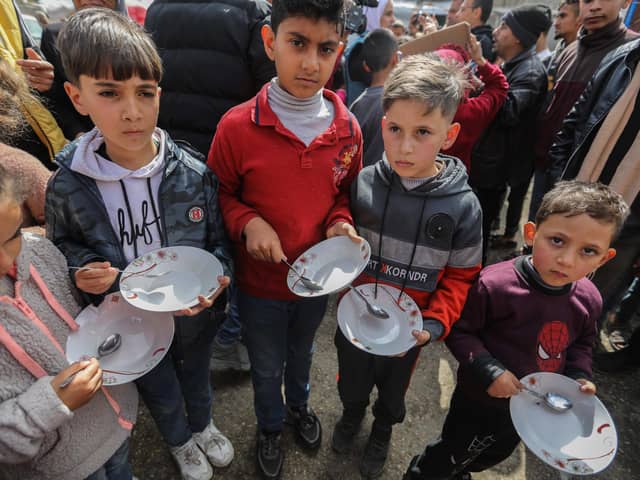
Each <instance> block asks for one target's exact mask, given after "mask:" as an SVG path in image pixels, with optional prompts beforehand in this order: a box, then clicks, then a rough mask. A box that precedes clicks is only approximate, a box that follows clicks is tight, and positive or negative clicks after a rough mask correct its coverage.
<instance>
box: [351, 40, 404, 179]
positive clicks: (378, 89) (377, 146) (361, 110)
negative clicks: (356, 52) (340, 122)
mask: <svg viewBox="0 0 640 480" xmlns="http://www.w3.org/2000/svg"><path fill="white" fill-rule="evenodd" d="M362 56H363V59H364V60H363V62H364V69H365V71H367V72H369V73H371V84H370V85H369V86H368V87H367V88H366V89H365V91H364V92H362V95H360V96H359V97H358V98H357V99H356V100H355V101H354V102H353V104H352V105H351V106H350V107H349V109H350V110H351V112H352V113H353V114H354V115H355V116H356V118H357V119H358V123H359V124H360V128H361V129H362V140H363V141H364V152H363V158H362V166H363V167H366V166H369V165H373V164H374V163H376V162H377V161H378V160H380V159H381V158H382V154H383V153H384V145H383V143H382V117H383V116H384V112H383V111H382V87H383V86H384V82H385V80H386V79H387V78H388V77H389V74H390V73H391V70H393V68H394V67H395V66H396V65H397V64H398V42H397V40H396V37H395V36H394V35H393V33H391V31H389V30H387V29H386V28H378V29H376V30H374V31H372V32H371V33H369V34H368V35H367V37H366V38H365V39H364V44H363V47H362Z"/></svg>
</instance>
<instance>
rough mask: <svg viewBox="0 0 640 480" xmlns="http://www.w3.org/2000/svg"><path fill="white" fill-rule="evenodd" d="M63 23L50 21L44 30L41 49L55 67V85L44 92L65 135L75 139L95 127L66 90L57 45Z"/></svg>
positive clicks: (50, 109) (50, 108)
mask: <svg viewBox="0 0 640 480" xmlns="http://www.w3.org/2000/svg"><path fill="white" fill-rule="evenodd" d="M63 25H64V22H57V23H50V24H48V25H47V26H45V27H44V29H43V30H42V38H41V39H40V49H41V50H42V53H43V54H44V56H45V58H46V59H47V60H48V61H49V62H51V64H52V65H53V68H54V82H53V85H52V86H51V88H50V89H49V91H48V92H45V93H44V97H45V98H46V99H47V106H48V107H49V111H50V112H51V113H52V114H53V116H54V117H56V120H57V121H58V125H60V128H62V131H63V132H64V136H65V137H66V138H68V139H69V140H73V139H74V138H76V136H77V135H78V134H79V133H85V132H88V131H90V130H91V129H93V122H92V121H91V119H90V118H89V116H88V115H87V116H85V115H80V114H79V113H78V111H77V110H76V108H75V107H74V106H73V103H71V100H70V99H69V96H68V95H67V92H65V91H64V82H66V81H67V76H66V75H65V73H64V68H62V61H61V59H60V52H58V49H57V47H56V41H57V39H58V34H59V33H60V30H61V29H62V26H63Z"/></svg>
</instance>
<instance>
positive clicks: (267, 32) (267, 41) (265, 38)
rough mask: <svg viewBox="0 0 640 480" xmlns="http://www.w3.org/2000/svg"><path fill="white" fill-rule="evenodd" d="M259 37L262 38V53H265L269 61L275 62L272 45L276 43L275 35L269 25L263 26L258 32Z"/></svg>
mask: <svg viewBox="0 0 640 480" xmlns="http://www.w3.org/2000/svg"><path fill="white" fill-rule="evenodd" d="M260 35H261V36H262V43H264V51H265V52H266V53H267V57H269V59H270V60H271V61H275V55H274V43H275V41H276V34H275V32H274V31H273V29H272V28H271V26H270V25H263V26H262V30H260Z"/></svg>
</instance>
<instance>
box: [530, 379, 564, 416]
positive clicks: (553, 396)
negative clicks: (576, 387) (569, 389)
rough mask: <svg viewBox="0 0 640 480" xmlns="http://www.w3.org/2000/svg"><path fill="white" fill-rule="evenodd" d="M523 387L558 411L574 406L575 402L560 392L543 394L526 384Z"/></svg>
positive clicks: (547, 405)
mask: <svg viewBox="0 0 640 480" xmlns="http://www.w3.org/2000/svg"><path fill="white" fill-rule="evenodd" d="M523 388H524V390H525V391H526V392H527V393H529V394H530V395H533V396H534V397H536V398H537V399H539V400H542V402H543V403H544V405H545V406H546V407H549V408H550V409H551V410H554V411H556V412H561V413H562V412H566V411H567V410H569V409H570V408H571V407H573V403H571V400H569V399H568V398H567V397H564V396H562V395H560V394H559V393H554V392H547V393H545V394H542V393H539V392H536V391H535V390H532V389H530V388H529V387H527V386H524V385H523Z"/></svg>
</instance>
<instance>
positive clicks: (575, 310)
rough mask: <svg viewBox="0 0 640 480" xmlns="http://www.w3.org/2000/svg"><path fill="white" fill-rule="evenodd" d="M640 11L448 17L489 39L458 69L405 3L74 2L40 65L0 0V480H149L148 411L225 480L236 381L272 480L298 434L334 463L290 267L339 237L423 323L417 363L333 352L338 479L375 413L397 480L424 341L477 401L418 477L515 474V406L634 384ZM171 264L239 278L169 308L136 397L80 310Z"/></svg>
mask: <svg viewBox="0 0 640 480" xmlns="http://www.w3.org/2000/svg"><path fill="white" fill-rule="evenodd" d="M360 3H363V2H360ZM628 4H629V0H562V1H561V2H560V4H559V6H558V9H557V11H556V12H555V14H554V13H553V12H552V10H551V9H550V8H549V7H547V6H544V5H537V4H536V5H534V4H531V5H529V4H527V5H522V6H518V7H516V8H513V9H511V10H509V11H507V12H506V13H505V14H504V15H503V17H502V18H501V20H500V22H499V24H498V25H497V26H496V27H495V28H494V29H492V28H491V27H490V26H489V25H488V24H487V22H488V19H489V18H490V15H491V12H492V0H463V1H460V0H453V1H452V3H451V8H450V11H449V15H448V16H447V20H446V23H447V25H452V24H454V23H457V22H462V21H465V22H468V23H469V25H470V34H469V36H468V38H466V40H465V42H464V45H458V44H453V43H448V44H443V45H440V46H439V47H438V48H437V49H435V50H434V51H433V52H428V53H423V54H415V55H411V56H408V57H407V58H402V56H401V54H400V52H399V50H398V49H399V45H400V44H401V43H402V42H404V41H406V40H407V39H406V38H405V37H406V36H407V35H409V36H411V37H414V38H415V37H418V36H421V35H428V34H429V33H431V32H433V31H436V30H438V29H439V28H441V27H440V25H438V23H437V19H435V18H432V17H429V16H428V15H425V14H423V12H422V11H421V10H417V11H416V12H414V14H413V15H412V16H411V19H410V25H409V26H408V27H407V28H405V26H404V25H403V24H402V23H401V22H398V21H396V19H395V18H394V14H393V3H392V0H387V1H380V2H379V5H378V6H377V7H373V6H365V7H363V6H362V5H358V4H355V3H354V2H349V1H345V2H343V0H273V1H272V2H269V3H267V2H264V1H262V0H225V1H224V2H222V1H220V2H219V1H217V0H207V1H202V0H155V1H154V2H153V4H152V5H151V6H150V8H149V10H148V12H147V15H146V19H145V28H146V31H145V29H143V28H141V27H140V26H139V25H137V24H136V23H135V22H133V21H131V20H130V19H129V18H127V15H126V8H125V6H124V2H122V1H120V0H118V1H115V0H96V1H84V0H74V6H75V9H76V12H75V13H73V14H72V15H71V16H70V17H69V18H67V19H65V20H64V21H62V22H60V23H55V24H50V25H48V26H47V27H46V29H45V31H44V34H43V37H42V42H41V44H40V45H36V44H35V43H34V42H33V40H32V39H31V37H30V35H29V32H28V31H27V30H26V28H25V25H24V22H23V21H22V20H21V15H20V11H19V9H18V8H17V7H16V5H15V3H14V2H13V1H12V0H1V1H0V9H1V11H0V13H2V16H1V17H0V19H1V23H0V126H1V128H0V344H1V345H0V372H2V373H0V418H1V419H2V420H0V478H20V479H25V480H29V479H34V480H35V479H61V478H64V479H69V480H74V479H78V480H81V479H90V480H104V479H108V480H131V479H132V478H135V477H133V473H132V469H131V466H130V463H129V460H128V456H129V448H130V434H131V431H132V429H133V428H135V426H134V424H135V421H136V416H137V411H138V398H141V399H142V400H143V402H144V403H145V404H146V406H147V407H148V409H149V412H150V414H151V417H152V418H153V420H154V422H155V424H156V426H157V428H158V430H159V432H160V434H161V437H162V439H163V441H164V443H165V444H166V446H167V448H168V449H169V451H170V452H171V455H172V457H173V458H174V459H175V461H176V464H177V465H178V468H179V471H180V474H181V476H182V478H183V479H185V480H208V479H210V478H211V477H212V475H213V467H217V468H222V467H225V466H227V465H229V464H230V463H231V462H232V461H233V458H234V455H235V452H234V448H233V444H232V442H231V440H230V439H229V438H227V437H226V436H225V435H224V434H223V433H222V432H221V431H220V430H219V429H218V428H217V427H216V425H215V423H214V420H213V418H212V411H213V403H214V402H213V395H212V385H211V383H210V375H209V373H210V369H225V368H232V369H236V370H239V371H248V372H250V375H251V380H252V386H253V393H254V410H255V418H256V424H257V429H256V449H255V460H256V465H257V472H258V475H259V476H260V477H261V478H265V479H277V478H281V477H282V476H283V475H284V476H286V472H283V465H284V455H285V450H284V445H283V442H282V432H283V429H284V428H285V425H289V426H291V428H293V429H294V431H295V432H296V436H297V439H298V440H299V443H300V444H301V445H302V446H303V447H304V448H305V449H306V450H309V451H314V450H317V449H318V448H320V446H321V444H322V437H323V428H322V423H321V420H320V418H319V417H318V415H316V413H315V412H314V410H313V408H312V407H311V405H310V404H309V398H310V386H309V376H310V370H311V365H312V358H313V350H314V348H313V347H314V337H315V334H316V331H317V329H318V327H319V325H320V323H321V321H322V319H323V317H324V316H325V311H326V307H327V303H328V297H327V296H316V297H299V296H296V295H294V294H293V293H292V292H291V291H290V290H289V289H288V287H287V283H286V278H287V273H288V267H287V266H286V264H285V262H286V261H287V260H291V259H294V258H296V257H298V256H299V255H300V254H301V253H303V252H304V251H305V250H307V249H308V248H310V247H311V246H312V245H314V244H316V243H318V242H320V241H322V240H324V239H326V238H332V237H336V236H343V237H347V238H348V239H349V240H350V241H352V242H355V243H360V242H363V241H365V240H366V241H367V242H368V243H369V244H370V245H371V251H372V254H371V259H370V261H369V263H368V265H367V266H366V268H365V270H364V272H363V273H362V274H361V275H360V276H359V277H358V278H357V279H356V280H355V282H354V285H361V284H373V285H374V286H375V287H374V288H375V291H376V292H377V291H378V285H387V286H391V287H395V288H396V289H398V291H399V292H400V295H399V297H398V299H397V301H398V302H399V301H400V298H401V297H402V296H403V295H408V296H409V297H411V299H413V301H414V302H415V303H416V304H417V305H418V307H419V308H420V310H421V316H422V321H421V322H419V321H418V322H417V323H415V329H414V330H413V331H412V335H413V337H414V338H415V346H413V347H412V348H410V349H409V350H408V351H406V352H404V353H402V354H400V355H397V356H381V355H374V354H372V353H369V352H367V351H364V350H362V349H360V348H357V347H356V346H355V345H354V343H353V339H351V338H348V337H347V336H346V335H345V334H344V333H343V332H342V331H341V330H340V329H339V328H337V329H336V333H335V347H336V355H337V359H338V369H339V372H338V374H339V375H338V380H337V385H336V388H337V391H338V394H339V398H340V402H341V406H342V412H341V416H340V418H339V420H338V421H337V423H336V424H335V425H334V426H333V428H332V432H331V441H330V444H331V448H332V449H333V451H334V452H335V453H336V454H338V455H344V454H348V452H350V450H351V446H352V444H353V441H354V438H355V436H356V434H357V433H358V432H359V430H360V429H361V425H362V423H363V419H364V417H365V415H366V411H367V408H368V405H369V402H370V397H371V393H372V391H373V387H374V386H375V387H376V390H377V397H376V399H375V402H374V404H373V407H372V414H373V417H374V421H373V424H372V427H371V431H370V434H369V437H368V440H367V443H366V447H365V449H364V452H363V453H362V456H361V458H360V463H359V469H360V473H361V475H362V477H363V478H366V479H374V478H378V477H380V476H381V475H382V474H383V472H384V467H385V463H386V460H387V456H388V453H389V448H390V439H391V436H392V432H393V427H394V425H397V424H399V423H402V422H403V420H404V417H405V414H406V405H405V394H406V392H407V389H408V388H410V383H411V381H412V380H413V381H422V379H412V373H413V371H414V367H415V365H416V362H417V361H418V358H419V356H420V352H421V350H422V349H423V348H429V344H430V343H431V342H434V341H438V340H440V341H444V342H445V343H446V345H447V347H448V348H449V350H450V351H451V352H452V354H453V355H454V356H455V358H456V359H457V360H458V362H459V368H458V376H457V386H456V388H455V391H454V394H453V398H452V399H451V403H450V408H449V411H448V414H447V417H446V419H445V422H444V427H443V430H442V433H441V435H440V436H439V438H438V439H433V438H430V439H427V438H425V439H424V440H425V443H427V442H430V443H427V446H426V447H425V448H424V450H423V451H422V452H421V453H420V454H418V455H416V456H415V457H414V458H413V460H412V461H411V463H410V464H409V465H408V466H407V469H406V473H405V475H404V479H405V480H444V479H453V480H466V479H470V478H471V473H472V472H478V471H483V470H486V469H489V468H491V467H493V466H495V465H497V464H499V463H500V462H502V461H503V460H504V459H505V458H507V457H508V456H510V455H511V453H512V452H513V450H514V449H515V448H516V446H517V445H518V443H519V441H520V439H519V437H518V434H517V433H516V431H515V429H514V426H513V424H512V421H511V418H510V416H509V408H508V405H509V398H510V397H512V396H514V395H516V394H518V393H519V392H520V391H521V390H522V388H523V385H522V384H521V383H520V380H519V379H521V378H522V377H523V376H525V375H527V374H530V373H532V372H536V371H546V372H556V373H560V374H563V375H566V376H568V377H570V378H572V379H574V380H576V394H577V395H583V394H584V395H593V394H595V393H596V386H595V385H594V383H593V369H592V363H593V361H594V358H595V363H596V366H598V367H599V368H601V369H603V370H606V371H616V370H620V369H623V368H627V367H637V366H638V365H640V338H639V332H640V330H637V329H636V330H635V331H633V332H632V331H631V326H632V325H633V323H634V322H633V321H632V320H633V316H634V314H635V313H636V310H637V306H638V300H639V295H640V294H639V292H640V289H639V288H638V281H637V279H636V275H637V272H638V267H637V265H638V263H639V260H640V238H639V235H640V210H638V208H639V206H640V203H639V202H640V200H638V192H639V191H640V180H639V179H640V176H639V175H638V173H640V158H637V157H638V152H640V148H638V142H639V141H640V140H639V139H640V136H639V129H640V117H639V115H640V107H639V105H640V104H639V102H640V97H639V96H638V90H639V87H640V67H638V61H639V60H640V36H639V35H638V34H637V33H635V32H634V31H633V30H631V29H628V28H627V27H625V25H624V23H623V21H622V19H621V12H622V10H623V9H624V8H626V7H627V6H628ZM354 9H355V10H354ZM554 16H555V20H554ZM364 18H366V21H364ZM345 24H346V25H347V26H349V27H353V30H352V31H349V30H345V28H344V27H345ZM552 25H553V26H555V29H554V31H555V36H556V40H557V41H558V42H557V45H556V47H555V49H554V51H553V52H552V51H550V50H549V48H548V47H547V37H548V34H549V32H550V29H551V27H552ZM212 26H213V27H215V28H212ZM161 90H162V95H161V94H160V93H161ZM528 191H531V192H532V193H531V203H530V208H529V212H528V214H529V221H528V222H527V223H525V225H521V224H520V222H521V217H522V212H523V208H524V204H525V197H526V195H527V192H528ZM501 210H506V220H505V225H504V228H499V224H500V212H501ZM492 231H500V232H501V233H497V234H495V235H492ZM520 239H522V243H523V244H524V245H523V249H522V251H520V249H519V247H520V245H521V242H520ZM345 241H346V240H345ZM175 245H189V246H193V247H199V248H202V249H205V250H207V251H209V252H211V253H212V254H213V255H215V256H216V257H217V258H218V259H219V260H220V262H221V263H222V265H223V268H224V274H223V275H222V276H220V277H218V281H219V283H220V288H219V289H218V290H217V291H216V292H215V293H214V294H213V295H212V296H211V297H203V296H200V297H198V303H197V304H196V305H194V306H192V307H190V308H186V309H184V310H182V311H179V312H175V314H174V319H175V320H174V323H175V335H174V338H173V342H172V344H171V347H170V349H169V351H168V353H167V354H166V355H165V356H164V357H163V359H162V361H160V363H159V364H158V365H157V366H155V367H154V368H153V369H151V371H149V372H148V373H146V374H145V375H143V376H142V377H140V378H139V379H138V380H136V381H135V383H128V384H124V385H120V386H117V387H108V386H105V385H103V384H102V370H101V367H100V362H99V360H97V359H95V358H92V359H89V360H83V361H79V362H76V363H73V364H69V363H68V361H67V360H66V357H65V352H64V345H65V343H66V339H67V337H68V335H69V334H70V333H71V332H73V331H75V330H77V329H78V325H77V323H76V322H75V320H74V319H75V317H76V316H77V315H78V313H79V312H80V311H81V309H82V308H83V307H85V306H87V305H99V304H100V303H101V302H103V301H104V299H105V297H106V296H107V295H109V294H111V293H114V292H118V291H119V272H120V271H121V270H123V269H124V268H125V267H126V266H127V265H128V264H129V263H131V262H132V261H133V260H135V259H136V258H138V257H139V256H141V255H144V254H145V253H148V252H150V251H153V250H155V249H157V248H160V247H164V246H175ZM490 253H491V254H492V255H493V256H492V258H495V257H496V255H497V256H498V257H500V258H499V261H498V262H497V263H496V264H494V265H489V258H490ZM71 267H73V268H71ZM82 267H86V268H82ZM483 267H484V268H483ZM338 301H341V298H338ZM600 330H602V331H603V332H607V333H608V334H609V339H610V341H609V343H608V346H607V345H605V346H604V347H603V345H601V344H600V340H599V339H600ZM605 347H607V348H608V350H613V351H608V350H607V348H605ZM594 351H595V353H594ZM70 376H73V378H72V379H71V380H70V381H69V377H70Z"/></svg>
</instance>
